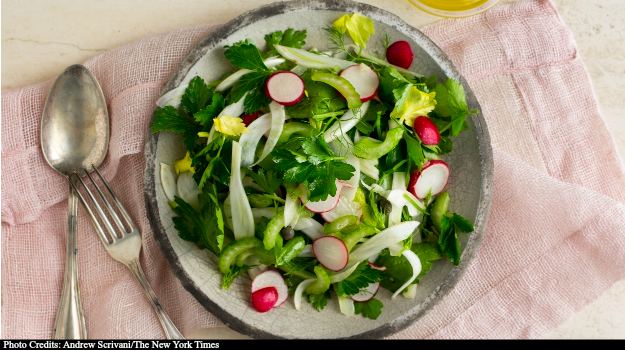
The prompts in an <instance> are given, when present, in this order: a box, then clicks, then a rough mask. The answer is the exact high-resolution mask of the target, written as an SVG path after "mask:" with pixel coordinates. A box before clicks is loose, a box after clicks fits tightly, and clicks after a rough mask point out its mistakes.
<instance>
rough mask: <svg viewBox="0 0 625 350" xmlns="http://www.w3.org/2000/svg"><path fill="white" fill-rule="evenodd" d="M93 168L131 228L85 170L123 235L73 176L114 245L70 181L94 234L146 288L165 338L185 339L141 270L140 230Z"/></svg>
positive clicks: (84, 185) (144, 289) (91, 195)
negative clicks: (127, 230) (89, 219)
mask: <svg viewBox="0 0 625 350" xmlns="http://www.w3.org/2000/svg"><path fill="white" fill-rule="evenodd" d="M91 166H92V167H93V170H95V173H96V174H98V177H99V178H100V180H102V183H103V184H104V187H106V189H107V190H108V192H109V194H110V195H111V198H113V200H114V201H115V204H116V205H117V208H118V209H119V211H120V213H121V214H122V216H123V217H124V219H125V220H126V223H127V224H128V225H129V227H130V232H126V229H125V228H124V225H123V224H122V222H121V220H120V219H119V217H118V216H117V214H116V213H115V210H113V207H112V206H111V203H110V202H109V201H108V199H107V198H106V196H104V193H102V191H101V190H100V187H99V186H98V184H97V183H96V182H95V181H93V178H92V177H91V175H89V171H87V169H85V168H83V169H82V170H84V172H85V174H87V177H89V180H91V183H92V184H93V187H94V188H95V190H96V192H98V195H99V196H100V198H101V199H102V202H104V205H105V206H106V208H107V209H108V212H109V215H110V216H111V218H112V219H113V221H115V224H116V225H117V228H118V229H119V231H120V234H119V235H117V234H116V233H115V229H114V228H113V225H111V222H110V221H109V219H108V218H107V217H106V214H105V213H104V211H103V210H102V207H101V206H100V204H99V203H98V202H97V201H96V199H95V197H94V195H93V193H92V192H91V190H89V187H87V185H86V184H85V182H84V181H83V180H82V179H81V177H80V176H79V175H78V174H74V175H75V176H76V177H77V178H78V180H80V183H81V184H82V186H83V188H84V189H85V192H87V195H88V196H89V199H90V200H91V202H92V203H93V206H94V207H95V209H96V211H97V212H98V215H99V216H100V219H102V221H103V222H104V225H105V226H106V228H107V230H108V232H109V234H110V236H111V240H112V242H110V241H109V239H108V237H107V236H106V235H105V234H104V231H103V230H102V226H100V223H99V222H98V220H97V219H96V216H95V215H94V214H93V211H92V210H91V208H90V207H89V205H88V204H87V201H86V200H85V198H84V197H83V195H82V194H81V193H80V191H78V188H77V187H76V185H74V182H73V181H70V184H72V187H73V188H74V190H75V191H76V193H77V194H78V197H79V198H80V202H81V203H82V205H83V206H84V208H85V210H86V211H87V213H89V217H90V218H91V222H92V223H93V226H94V227H95V230H96V232H97V233H98V236H100V240H102V243H103V244H104V248H106V250H107V251H108V253H109V254H110V255H111V256H112V257H113V258H114V259H115V260H117V261H119V262H121V263H122V264H124V265H126V266H127V267H128V268H129V269H130V271H132V274H133V275H134V276H135V277H136V278H137V281H139V284H140V285H141V287H142V288H143V291H144V292H145V294H146V296H147V297H148V300H149V301H150V304H151V305H152V308H154V312H156V316H158V319H159V321H161V325H162V326H163V330H164V331H165V335H166V336H167V339H184V337H183V336H182V334H181V333H180V331H178V328H176V326H175V325H174V323H173V322H172V321H171V319H170V318H169V316H168V315H167V313H166V312H165V310H164V309H163V307H162V306H161V304H160V303H159V301H158V299H157V298H156V294H155V293H154V290H153V289H152V287H151V286H150V283H149V282H148V280H147V278H146V277H145V274H144V273H143V269H141V263H140V262H139V253H140V252H141V236H140V235H139V229H138V228H137V226H135V223H134V222H133V221H132V219H131V218H130V215H128V212H127V211H126V209H124V206H123V205H122V204H121V202H120V201H119V199H118V198H117V196H116V195H115V193H114V192H113V190H112V189H111V186H109V184H108V182H106V180H104V177H103V176H102V174H100V171H98V168H96V167H95V166H94V165H93V164H91Z"/></svg>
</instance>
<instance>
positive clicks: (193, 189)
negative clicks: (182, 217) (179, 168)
mask: <svg viewBox="0 0 625 350" xmlns="http://www.w3.org/2000/svg"><path fill="white" fill-rule="evenodd" d="M177 187H178V195H179V196H180V198H182V200H184V201H185V202H187V203H189V205H191V206H192V207H193V209H195V211H197V212H198V213H199V212H200V200H199V199H198V198H197V196H198V195H199V194H200V193H202V190H200V188H199V187H198V186H197V183H196V182H195V180H193V174H192V173H191V172H190V171H185V172H184V173H182V174H180V175H178V184H177Z"/></svg>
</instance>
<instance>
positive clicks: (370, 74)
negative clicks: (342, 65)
mask: <svg viewBox="0 0 625 350" xmlns="http://www.w3.org/2000/svg"><path fill="white" fill-rule="evenodd" d="M340 76H341V77H343V78H345V79H346V80H347V81H349V82H350V84H352V86H353V87H354V89H356V92H357V93H358V95H359V96H360V101H362V102H365V101H369V100H371V99H372V98H374V97H375V94H376V92H378V87H379V86H380V78H378V74H377V73H376V72H374V71H373V69H371V68H369V66H367V65H366V64H364V63H361V64H359V65H354V66H351V67H348V68H346V69H344V70H343V71H342V72H341V74H340Z"/></svg>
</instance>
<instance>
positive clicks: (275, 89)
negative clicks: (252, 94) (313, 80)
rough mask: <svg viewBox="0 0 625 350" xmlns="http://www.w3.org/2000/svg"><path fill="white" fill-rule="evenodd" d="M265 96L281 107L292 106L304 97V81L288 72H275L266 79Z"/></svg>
mask: <svg viewBox="0 0 625 350" xmlns="http://www.w3.org/2000/svg"><path fill="white" fill-rule="evenodd" d="M265 94H266V95H267V96H269V97H270V98H271V99H272V100H274V101H276V102H277V103H279V104H281V105H283V106H292V105H294V104H296V103H297V102H299V101H300V100H301V99H302V97H303V96H304V81H303V80H302V78H300V77H299V75H297V74H295V73H293V72H290V71H280V72H276V73H273V74H272V75H270V76H269V78H268V79H267V84H266V85H265Z"/></svg>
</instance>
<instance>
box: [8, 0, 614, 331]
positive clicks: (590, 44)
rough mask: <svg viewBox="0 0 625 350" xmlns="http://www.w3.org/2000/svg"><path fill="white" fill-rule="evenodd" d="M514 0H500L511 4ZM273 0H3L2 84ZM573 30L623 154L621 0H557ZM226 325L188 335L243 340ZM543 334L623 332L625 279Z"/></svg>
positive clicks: (383, 1) (391, 5)
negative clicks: (150, 36)
mask: <svg viewBox="0 0 625 350" xmlns="http://www.w3.org/2000/svg"><path fill="white" fill-rule="evenodd" d="M514 1H516V0H503V1H502V4H503V3H510V2H514ZM270 2H272V1H271V0H186V1H173V0H132V1H128V0H107V1H87V0H4V1H2V15H1V16H2V22H1V23H2V47H1V51H2V80H1V84H2V89H3V90H4V89H13V88H18V87H22V86H26V85H30V84H35V83H39V82H43V81H46V80H48V79H51V78H54V77H56V76H58V75H59V74H60V73H61V72H62V71H63V69H65V68H66V67H67V66H69V65H72V64H74V63H83V62H84V61H86V60H87V59H89V58H91V57H93V56H95V55H98V54H100V53H102V52H105V51H107V50H109V49H112V48H115V47H118V46H121V45H124V44H127V43H130V42H132V41H135V40H138V39H140V38H142V37H145V36H148V35H152V34H157V33H161V32H164V31H168V30H172V29H177V28H184V27H190V26H194V25H199V24H205V23H225V22H227V21H229V20H231V19H233V18H234V17H236V16H238V15H239V14H241V13H243V12H246V11H248V10H252V9H254V8H256V7H258V6H260V5H264V4H267V3H270ZM361 2H364V3H368V4H371V5H374V6H377V7H380V8H383V9H385V10H388V11H390V12H393V13H395V14H397V15H399V16H400V17H401V18H402V19H404V20H405V21H406V22H408V23H410V24H411V25H413V26H415V27H417V28H420V27H422V26H424V25H427V24H431V23H435V22H437V21H440V20H441V18H438V17H434V16H431V15H428V14H426V13H424V12H421V11H420V10H418V9H416V8H415V7H413V6H412V5H411V4H410V3H408V1H406V0H362V1H361ZM554 3H555V4H556V7H557V8H558V11H559V12H560V14H561V16H562V18H563V19H564V21H565V22H566V23H567V25H568V26H569V27H570V28H571V30H572V31H573V35H574V36H575V40H576V41H577V44H578V46H579V50H580V54H581V56H582V59H583V60H584V62H585V64H586V67H587V68H588V71H589V72H590V76H591V79H592V83H593V87H594V89H595V93H596V95H597V97H598V99H599V105H600V108H601V112H602V115H603V117H604V119H605V121H606V124H607V126H608V129H609V130H610V131H611V132H612V135H613V137H614V139H615V141H616V144H617V148H618V150H619V153H620V154H621V159H625V43H624V40H625V21H623V19H624V18H625V1H623V0H554ZM241 337H243V336H242V335H240V334H239V333H236V332H234V331H232V330H230V329H228V328H225V327H220V328H213V329H203V330H198V331H196V332H195V333H194V334H192V335H191V338H196V339H199V338H241ZM546 338H621V339H623V338H625V280H622V281H620V282H618V283H616V284H614V285H613V286H612V288H610V289H609V290H607V291H606V292H605V293H604V294H603V295H602V296H601V297H599V298H598V299H597V300H595V301H594V302H592V303H591V304H589V305H587V306H586V307H585V308H584V309H582V310H581V311H580V312H578V313H577V314H576V315H575V316H574V317H573V318H571V319H570V320H569V321H568V322H566V323H564V324H562V325H561V326H560V327H558V328H556V329H555V330H553V331H552V332H551V333H549V334H548V335H547V336H546Z"/></svg>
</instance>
